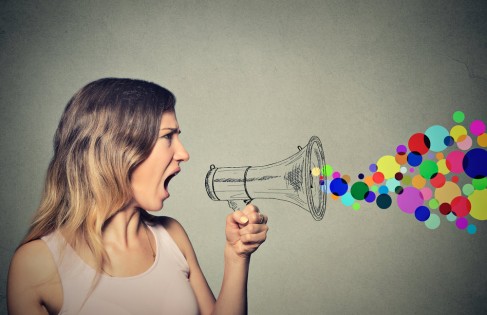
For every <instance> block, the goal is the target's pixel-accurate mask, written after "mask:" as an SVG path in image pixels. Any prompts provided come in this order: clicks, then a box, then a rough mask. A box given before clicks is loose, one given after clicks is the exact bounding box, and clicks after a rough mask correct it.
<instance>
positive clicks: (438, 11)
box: [0, 0, 487, 314]
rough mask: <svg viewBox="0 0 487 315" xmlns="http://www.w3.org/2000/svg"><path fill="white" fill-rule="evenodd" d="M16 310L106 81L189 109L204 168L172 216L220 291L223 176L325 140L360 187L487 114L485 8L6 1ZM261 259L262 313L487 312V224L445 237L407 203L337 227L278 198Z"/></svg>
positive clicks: (256, 304) (2, 91)
mask: <svg viewBox="0 0 487 315" xmlns="http://www.w3.org/2000/svg"><path fill="white" fill-rule="evenodd" d="M0 12H1V13H0V17H1V24H0V47H1V51H0V74H1V76H0V80H1V82H0V97H1V99H0V104H1V107H0V115H1V116H0V119H1V123H0V128H1V131H0V141H1V142H0V144H1V146H0V160H1V163H2V164H1V170H0V175H1V181H0V183H1V189H0V194H1V204H0V207H1V210H0V211H1V220H0V239H1V243H0V244H1V247H0V250H1V253H0V260H1V273H0V283H1V284H2V286H1V290H0V294H1V300H0V312H3V313H6V306H5V304H6V303H5V289H6V277H7V270H8V264H9V261H10V258H11V255H12V253H13V251H14V249H15V247H16V246H17V244H18V242H19V241H20V240H21V238H22V236H23V234H24V233H25V232H26V229H27V227H28V223H29V220H30V218H31V216H32V214H33V212H34V211H35V209H36V207H37V204H38V202H39V198H40V192H41V188H42V183H43V177H44V174H45V171H46V168H47V165H48V162H49V159H50V157H51V152H52V150H51V147H52V145H51V144H52V136H53V134H54V130H55V128H56V125H57V122H58V119H59V117H60V115H61V112H62V110H63V108H64V106H65V104H66V102H67V100H68V99H69V98H70V97H71V95H72V94H73V93H74V92H75V91H76V90H77V89H79V88H80V87H81V86H83V85H84V84H86V83H87V82H89V81H92V80H95V79H98V78H100V77H106V76H116V77H133V78H143V79H146V80H150V81H155V82H157V83H159V84H161V85H163V86H166V87H168V88H169V89H171V90H172V91H174V93H175V94H176V96H177V97H178V104H177V113H178V118H179V122H180V124H181V127H182V129H183V140H184V142H185V144H186V147H187V149H188V150H189V152H190V154H191V160H190V161H189V162H188V163H187V164H186V165H184V166H183V172H182V173H181V174H180V175H179V176H178V177H177V178H176V179H175V180H174V181H172V182H171V186H172V187H171V192H172V197H171V199H170V200H168V201H167V202H166V204H165V208H164V209H163V211H162V213H164V214H167V215H170V216H173V217H175V218H176V219H178V220H179V221H180V222H181V223H182V224H183V225H184V226H185V227H186V230H187V232H188V234H189V235H190V237H191V239H192V241H193V245H194V247H195V249H196V251H197V253H198V256H199V260H200V263H201V265H202V268H203V270H204V271H205V274H206V277H207V279H208V281H209V283H210V285H211V287H212V289H213V290H214V293H215V294H218V292H219V289H220V283H221V279H222V271H223V255H222V250H223V244H224V218H225V216H226V214H227V213H228V212H229V210H228V209H227V207H226V204H224V203H216V202H212V201H211V200H210V199H209V198H208V197H207V195H206V192H205V190H204V177H205V175H206V172H207V171H208V168H209V165H210V164H215V165H217V166H242V165H263V164H268V163H272V162H275V161H278V160H281V159H283V158H285V157H287V156H289V155H291V154H292V153H294V152H295V150H296V146H297V145H301V146H304V145H306V143H307V141H308V139H309V137H310V136H312V135H316V136H319V137H320V138H321V140H322V142H323V146H324V149H325V154H326V157H327V161H328V162H329V163H330V164H332V165H333V166H334V167H335V169H338V170H340V171H341V172H342V173H347V174H349V175H350V176H351V177H352V178H354V177H355V176H356V175H357V174H358V173H360V172H367V170H368V165H369V164H370V163H374V162H376V161H377V159H378V158H379V157H380V156H383V155H388V154H391V153H393V152H395V151H394V150H395V148H396V146H397V145H398V144H402V143H405V142H407V140H408V139H409V136H410V135H412V134H413V133H416V132H424V131H425V130H426V128H427V127H429V126H431V125H434V124H443V125H444V126H447V127H450V126H452V125H453V123H452V121H451V114H452V113H453V112H454V111H455V110H463V111H464V112H465V114H466V116H467V119H475V118H477V119H483V120H484V121H485V119H486V118H487V110H486V108H487V107H486V100H487V5H486V2H485V1H228V0H227V1H2V2H1V4H0ZM256 204H257V205H259V206H260V208H261V209H262V210H263V211H265V212H266V213H267V214H268V215H269V217H270V221H269V225H270V227H271V230H270V232H269V237H268V240H267V242H266V243H265V244H264V245H263V246H262V248H261V249H260V250H259V251H258V252H257V253H256V254H255V255H254V256H253V259H252V264H251V274H250V279H249V306H250V313H251V314H357V313H361V314H413V313H414V314H458V313H463V314H468V313H470V314H473V313H479V312H480V311H484V312H485V311H486V310H487V269H486V267H485V266H486V262H487V259H486V254H485V252H486V249H487V245H486V244H487V225H486V224H485V222H478V233H477V234H476V235H474V236H470V235H468V234H467V233H465V232H459V231H458V230H457V229H456V228H455V227H454V226H453V225H452V224H449V223H448V222H446V221H445V220H443V221H442V225H441V226H440V228H439V229H438V230H435V231H430V230H428V229H426V228H425V227H424V225H422V224H419V223H418V222H416V221H415V220H414V218H413V217H411V216H408V215H405V214H404V213H402V212H401V211H400V210H399V209H398V208H397V207H394V206H393V207H391V208H390V209H388V210H380V209H378V208H377V207H376V206H374V205H370V206H366V205H363V207H362V209H361V210H360V211H358V212H355V211H353V210H352V209H351V208H348V207H345V206H343V205H341V203H340V202H337V201H330V202H329V204H328V208H327V213H326V215H325V218H324V220H323V221H321V222H315V221H314V220H313V219H312V218H311V216H310V215H309V213H307V212H306V211H304V210H302V209H300V208H297V207H295V206H293V205H292V204H287V203H284V202H279V201H272V202H271V201H267V200H262V201H259V202H256Z"/></svg>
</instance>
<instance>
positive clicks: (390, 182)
mask: <svg viewBox="0 0 487 315" xmlns="http://www.w3.org/2000/svg"><path fill="white" fill-rule="evenodd" d="M400 185H401V183H400V182H399V181H398V180H397V179H395V178H389V179H388V180H387V182H386V186H387V188H388V189H389V191H395V190H396V187H397V186H400Z"/></svg>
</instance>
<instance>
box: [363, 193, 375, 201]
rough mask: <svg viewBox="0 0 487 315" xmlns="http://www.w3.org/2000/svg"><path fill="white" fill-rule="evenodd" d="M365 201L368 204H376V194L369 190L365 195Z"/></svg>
mask: <svg viewBox="0 0 487 315" xmlns="http://www.w3.org/2000/svg"><path fill="white" fill-rule="evenodd" d="M365 201H367V202H368V203H371V202H374V201H375V193H374V192H373V191H370V190H369V191H368V192H367V193H366V194H365Z"/></svg>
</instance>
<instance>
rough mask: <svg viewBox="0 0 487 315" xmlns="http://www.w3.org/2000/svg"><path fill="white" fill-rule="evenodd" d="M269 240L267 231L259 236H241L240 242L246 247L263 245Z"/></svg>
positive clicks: (258, 234)
mask: <svg viewBox="0 0 487 315" xmlns="http://www.w3.org/2000/svg"><path fill="white" fill-rule="evenodd" d="M266 238H267V231H263V232H260V233H257V234H245V235H242V236H240V241H241V242H242V243H243V244H245V245H251V244H262V243H264V242H265V240H266Z"/></svg>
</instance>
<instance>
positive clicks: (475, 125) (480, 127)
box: [470, 120, 485, 136]
mask: <svg viewBox="0 0 487 315" xmlns="http://www.w3.org/2000/svg"><path fill="white" fill-rule="evenodd" d="M470 132H471V133H472V134H474V135H476V136H480V135H481V134H483V133H484V132H485V124H484V122H483V121H482V120H474V121H472V123H471V124H470Z"/></svg>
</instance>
